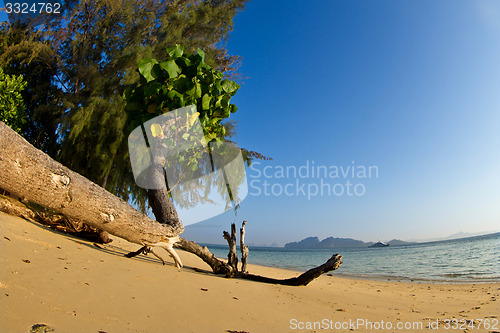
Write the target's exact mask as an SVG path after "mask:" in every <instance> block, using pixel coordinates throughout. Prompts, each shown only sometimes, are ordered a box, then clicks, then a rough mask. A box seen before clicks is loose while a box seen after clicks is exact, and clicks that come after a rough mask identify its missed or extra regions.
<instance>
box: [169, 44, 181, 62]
mask: <svg viewBox="0 0 500 333" xmlns="http://www.w3.org/2000/svg"><path fill="white" fill-rule="evenodd" d="M167 53H168V55H169V56H170V57H171V58H172V59H175V58H180V57H182V55H183V54H184V46H182V45H179V44H175V45H174V46H171V47H167Z"/></svg>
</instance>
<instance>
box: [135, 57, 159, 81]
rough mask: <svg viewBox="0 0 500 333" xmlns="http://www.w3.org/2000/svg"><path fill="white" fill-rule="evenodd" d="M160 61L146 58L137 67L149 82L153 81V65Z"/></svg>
mask: <svg viewBox="0 0 500 333" xmlns="http://www.w3.org/2000/svg"><path fill="white" fill-rule="evenodd" d="M157 63H158V61H156V59H151V58H144V59H141V60H140V61H139V64H138V65H137V67H138V68H139V73H141V75H142V76H144V78H145V79H146V81H147V82H150V81H153V80H154V79H155V77H154V76H153V74H152V73H151V71H152V70H153V66H154V65H156V64H157Z"/></svg>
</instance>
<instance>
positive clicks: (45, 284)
mask: <svg viewBox="0 0 500 333" xmlns="http://www.w3.org/2000/svg"><path fill="white" fill-rule="evenodd" d="M137 247H138V245H136V244H131V243H128V242H126V241H124V240H122V239H119V238H116V237H113V242H112V243H110V244H107V245H105V246H103V248H98V247H96V246H94V245H93V243H91V242H88V241H84V240H81V239H77V238H74V237H71V236H69V235H65V234H62V233H59V232H57V231H54V230H52V229H50V228H47V227H45V226H42V225H40V224H36V223H32V222H28V221H26V220H23V219H20V218H17V217H13V216H10V215H6V214H4V213H0V251H1V253H2V256H0V307H1V308H2V309H4V310H3V311H1V312H0V324H1V325H2V331H3V332H6V333H9V332H28V331H29V330H30V327H31V326H32V325H34V324H46V325H49V326H50V327H52V328H54V332H55V333H60V332H72V333H78V332H82V333H83V332H85V333H87V332H98V331H103V332H108V333H113V332H135V333H137V332H141V333H154V332H227V331H238V332H251V333H255V332H313V331H316V332H318V331H321V332H323V331H324V332H333V331H335V332H349V331H350V329H349V328H347V329H336V328H335V327H333V326H331V327H330V328H328V329H324V328H319V329H318V328H316V329H314V328H313V327H312V326H311V327H310V328H309V327H308V326H307V325H308V323H314V322H322V321H323V320H325V323H326V322H331V325H334V324H335V325H337V324H338V325H340V324H342V323H348V322H351V323H352V322H356V321H360V320H366V321H369V322H374V323H379V322H381V321H384V322H386V323H387V322H391V323H392V324H394V325H397V324H398V323H411V322H413V323H419V324H418V325H419V327H418V329H413V330H410V331H413V332H436V331H442V330H444V328H445V327H444V326H443V325H445V323H446V320H454V319H455V320H469V321H470V320H477V319H481V320H483V321H484V320H488V321H489V322H491V321H496V322H497V321H498V317H497V316H498V303H497V300H498V299H499V298H500V283H484V284H478V283H474V284H441V283H434V284H433V283H414V282H411V283H408V282H398V281H375V280H371V279H370V280H366V279H353V278H348V277H343V276H339V275H338V274H335V272H333V274H332V276H328V275H323V276H320V277H319V278H318V279H316V280H314V281H312V282H311V283H310V284H309V285H308V286H305V287H290V286H280V285H273V284H264V283H259V282H254V281H248V280H238V279H226V278H224V277H221V276H216V275H214V274H212V273H211V271H210V268H209V267H208V266H207V265H206V264H205V263H203V262H202V261H201V260H200V259H199V258H198V257H196V256H194V255H192V254H190V253H186V252H182V251H179V256H180V257H181V259H182V260H183V262H184V264H185V267H184V268H183V269H181V271H178V270H177V269H176V268H175V267H174V265H173V263H172V260H171V259H170V258H168V257H167V256H166V253H164V252H163V251H162V252H161V255H162V256H164V259H166V261H167V265H165V266H163V265H162V264H161V262H160V261H159V260H158V259H157V258H155V257H152V256H144V255H139V256H137V257H135V258H131V259H128V258H125V257H123V255H124V254H125V253H127V252H128V251H133V250H137ZM248 269H249V271H250V272H251V273H253V274H260V275H264V276H269V277H274V278H289V277H291V276H293V275H294V274H295V273H297V271H295V273H294V271H290V270H284V269H278V268H270V267H265V266H257V265H253V264H250V265H249V267H248ZM300 323H302V324H303V325H302V326H300V325H301V324H300ZM294 325H297V326H296V327H295V326H294ZM311 325H312V324H311ZM433 325H440V326H439V327H440V328H441V330H436V329H435V328H433V327H432V326H433ZM497 325H498V324H497ZM499 326H500V325H499ZM301 327H302V328H301ZM332 327H333V328H332ZM395 327H396V326H394V328H395ZM492 330H493V331H495V330H496V331H498V330H500V329H499V328H498V327H497V328H492V329H489V330H487V329H483V328H479V329H477V328H475V329H474V331H476V332H488V331H492ZM355 331H357V332H371V331H373V329H370V328H369V327H365V326H357V327H356V329H355ZM382 331H384V330H382ZM385 331H387V332H392V331H394V329H392V330H385Z"/></svg>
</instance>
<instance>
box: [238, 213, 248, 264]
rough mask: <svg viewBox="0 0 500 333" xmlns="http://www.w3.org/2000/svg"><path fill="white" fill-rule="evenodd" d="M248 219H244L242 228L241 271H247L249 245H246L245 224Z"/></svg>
mask: <svg viewBox="0 0 500 333" xmlns="http://www.w3.org/2000/svg"><path fill="white" fill-rule="evenodd" d="M246 224H247V221H243V223H242V224H241V228H240V251H241V272H242V273H246V272H247V258H248V246H246V245H245V225H246Z"/></svg>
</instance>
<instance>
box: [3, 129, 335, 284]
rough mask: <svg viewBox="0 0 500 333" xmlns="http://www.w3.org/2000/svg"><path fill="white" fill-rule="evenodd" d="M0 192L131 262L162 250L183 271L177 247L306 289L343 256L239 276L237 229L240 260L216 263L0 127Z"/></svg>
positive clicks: (178, 229)
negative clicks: (84, 230)
mask: <svg viewBox="0 0 500 333" xmlns="http://www.w3.org/2000/svg"><path fill="white" fill-rule="evenodd" d="M0 189H2V190H5V191H8V192H10V193H11V194H13V195H14V196H16V197H19V198H20V199H21V201H23V202H25V203H26V202H29V203H35V204H38V205H40V206H42V207H44V208H47V209H49V210H53V211H54V212H58V213H60V214H62V215H64V216H66V217H68V218H73V219H76V220H79V221H84V222H85V223H86V224H88V225H90V226H93V227H95V228H98V229H100V230H104V231H107V232H109V233H110V234H112V235H115V236H118V237H121V238H123V239H126V240H128V241H129V242H132V243H136V244H140V245H142V246H143V248H141V249H140V250H139V251H135V252H131V255H130V257H132V256H134V255H137V254H139V253H149V252H151V250H150V249H149V248H146V247H148V246H160V247H163V248H165V249H166V250H167V251H168V253H169V254H170V255H171V256H172V257H173V258H174V261H175V264H176V265H177V267H180V266H181V265H182V264H181V263H180V259H179V257H178V256H177V254H176V253H175V251H173V248H172V247H173V246H174V247H176V248H179V249H182V250H185V251H188V252H191V253H193V254H195V255H197V256H198V257H200V258H201V259H202V260H203V261H205V262H206V263H207V264H208V265H209V266H210V267H211V268H212V270H213V272H214V273H216V274H225V275H226V276H227V277H237V278H241V279H248V280H253V281H259V282H265V283H274V284H283V285H290V286H300V285H307V284H308V283H309V282H311V281H312V280H313V279H315V278H317V277H319V276H320V275H321V274H323V273H326V272H329V271H332V270H335V269H337V268H338V267H339V266H340V265H341V264H342V262H341V259H342V256H340V255H338V254H336V255H334V256H332V257H331V258H330V259H329V260H328V261H327V262H326V263H325V264H323V265H321V266H318V267H316V268H313V269H311V270H309V271H307V272H305V273H303V274H301V275H300V276H298V277H294V278H290V279H273V278H268V277H263V276H259V275H253V274H248V273H245V272H238V271H237V266H236V265H237V256H236V229H235V227H234V226H233V227H232V228H234V230H233V229H232V230H231V232H232V235H231V236H229V234H228V236H229V238H230V239H231V241H232V242H233V245H234V248H233V253H234V254H235V256H236V258H235V260H234V262H232V263H231V265H230V264H228V263H226V262H224V261H222V260H220V259H218V258H216V257H215V255H214V254H213V253H211V252H210V251H209V250H208V248H207V247H201V246H200V245H198V244H196V243H195V242H191V241H188V240H185V239H183V238H180V237H178V235H179V234H180V233H182V231H183V229H184V228H183V226H182V224H179V225H174V226H169V225H164V224H160V223H158V222H157V221H154V220H152V219H150V218H149V217H148V216H146V215H145V214H142V213H141V212H139V211H137V210H135V209H134V208H133V207H131V206H130V205H129V204H128V203H127V202H125V201H123V200H122V199H120V198H118V197H116V196H115V195H113V194H111V193H109V192H108V191H106V190H105V189H104V188H102V187H100V186H98V185H96V184H94V183H93V182H91V181H90V180H88V179H87V178H85V177H83V176H81V175H80V174H78V173H76V172H73V171H71V170H70V169H68V168H66V167H65V166H63V165H62V164H60V163H58V162H56V161H54V160H53V159H52V158H50V157H49V156H48V155H47V154H45V153H43V152H42V151H40V150H38V149H36V148H35V147H33V146H32V145H31V144H30V143H28V142H27V141H26V140H25V139H23V138H22V137H21V136H20V135H19V134H17V133H15V132H14V131H13V130H12V129H11V128H10V127H8V126H7V125H5V124H4V123H3V122H1V121H0ZM0 201H1V203H2V205H0V208H1V209H0V210H3V211H6V212H8V213H14V214H16V215H18V216H23V217H25V218H27V219H33V218H34V217H35V215H36V214H35V213H34V212H33V211H32V210H31V209H29V208H28V207H19V206H17V205H15V204H14V205H12V204H9V202H8V201H6V200H0ZM242 236H244V232H243V234H242ZM153 253H154V252H153ZM246 255H248V253H247V254H246ZM245 259H246V256H245ZM162 261H163V260H162ZM233 266H235V267H234V268H233Z"/></svg>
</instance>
